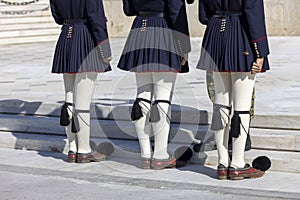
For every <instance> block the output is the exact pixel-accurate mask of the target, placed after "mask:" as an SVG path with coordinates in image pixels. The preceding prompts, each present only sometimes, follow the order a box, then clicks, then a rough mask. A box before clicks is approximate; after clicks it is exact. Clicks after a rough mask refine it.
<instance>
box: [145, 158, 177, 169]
mask: <svg viewBox="0 0 300 200" xmlns="http://www.w3.org/2000/svg"><path fill="white" fill-rule="evenodd" d="M175 167H176V158H174V157H173V156H170V157H169V158H168V159H155V158H153V159H152V162H151V168H152V169H155V170H160V169H166V168H175Z"/></svg>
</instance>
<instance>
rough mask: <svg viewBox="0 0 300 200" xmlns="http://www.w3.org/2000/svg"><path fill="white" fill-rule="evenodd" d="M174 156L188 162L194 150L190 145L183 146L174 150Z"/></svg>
mask: <svg viewBox="0 0 300 200" xmlns="http://www.w3.org/2000/svg"><path fill="white" fill-rule="evenodd" d="M174 157H175V158H176V159H177V160H179V161H182V162H188V161H189V160H190V159H191V158H192V157H193V150H192V149H191V148H190V147H188V146H181V147H179V148H178V149H176V150H175V152H174Z"/></svg>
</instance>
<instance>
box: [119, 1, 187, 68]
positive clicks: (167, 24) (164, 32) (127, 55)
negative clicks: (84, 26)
mask: <svg viewBox="0 0 300 200" xmlns="http://www.w3.org/2000/svg"><path fill="white" fill-rule="evenodd" d="M123 10H124V13H125V14H126V15H127V16H136V18H135V20H134V22H133V24H132V27H131V31H130V33H129V36H128V38H127V41H126V44H125V47H124V50H123V53H122V56H121V58H120V61H119V63H118V68H120V69H123V70H127V71H134V72H163V71H174V72H183V70H182V66H181V57H182V56H183V55H184V54H186V53H188V52H190V51H191V45H190V38H189V30H188V21H187V14H186V6H185V0H151V1H149V0H123ZM185 67H188V66H185Z"/></svg>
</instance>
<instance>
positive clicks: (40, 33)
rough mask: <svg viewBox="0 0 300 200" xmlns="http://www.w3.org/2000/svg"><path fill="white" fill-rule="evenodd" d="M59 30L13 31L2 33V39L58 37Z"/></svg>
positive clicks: (0, 35)
mask: <svg viewBox="0 0 300 200" xmlns="http://www.w3.org/2000/svg"><path fill="white" fill-rule="evenodd" d="M58 33H59V30H58V29H57V28H56V27H54V28H44V29H35V30H34V29H25V30H12V31H6V32H1V34H0V39H1V38H16V37H32V36H45V37H47V36H48V35H58Z"/></svg>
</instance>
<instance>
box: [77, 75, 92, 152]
mask: <svg viewBox="0 0 300 200" xmlns="http://www.w3.org/2000/svg"><path fill="white" fill-rule="evenodd" d="M96 79H97V73H95V72H90V73H78V74H76V79H75V90H74V104H75V112H74V113H73V131H74V132H77V133H76V134H77V139H78V153H90V152H92V150H91V147H90V104H91V99H92V96H93V92H94V86H95V82H96Z"/></svg>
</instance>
